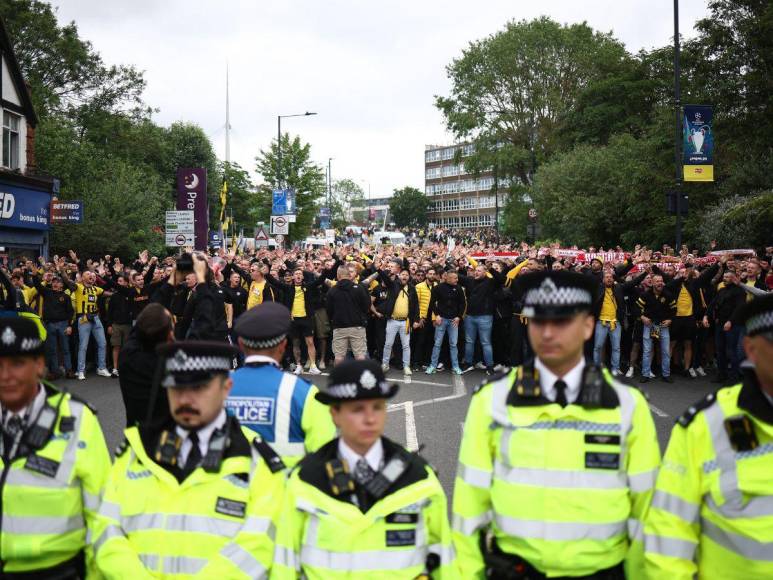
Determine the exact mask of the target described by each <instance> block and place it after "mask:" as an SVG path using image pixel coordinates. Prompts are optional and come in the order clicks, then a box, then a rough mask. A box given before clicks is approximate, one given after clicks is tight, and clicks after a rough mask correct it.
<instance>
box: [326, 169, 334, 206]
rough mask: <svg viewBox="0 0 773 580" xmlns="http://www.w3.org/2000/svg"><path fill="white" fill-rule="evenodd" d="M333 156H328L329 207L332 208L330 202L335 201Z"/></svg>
mask: <svg viewBox="0 0 773 580" xmlns="http://www.w3.org/2000/svg"><path fill="white" fill-rule="evenodd" d="M332 161H333V158H332V157H328V158H327V207H328V209H330V204H331V202H332V201H333V172H332V169H331V167H332V165H331V162H332Z"/></svg>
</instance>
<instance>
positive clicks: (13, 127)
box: [3, 111, 21, 169]
mask: <svg viewBox="0 0 773 580" xmlns="http://www.w3.org/2000/svg"><path fill="white" fill-rule="evenodd" d="M20 119H21V117H19V115H14V114H13V113H9V112H7V111H3V167H8V168H9V169H19V124H20Z"/></svg>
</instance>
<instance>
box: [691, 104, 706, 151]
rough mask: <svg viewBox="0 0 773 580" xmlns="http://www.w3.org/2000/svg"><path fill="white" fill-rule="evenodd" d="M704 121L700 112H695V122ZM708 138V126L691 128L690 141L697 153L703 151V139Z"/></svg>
mask: <svg viewBox="0 0 773 580" xmlns="http://www.w3.org/2000/svg"><path fill="white" fill-rule="evenodd" d="M702 123H703V116H702V115H701V114H700V113H695V124H696V125H701V124H702ZM705 139H706V127H705V126H704V127H701V128H700V129H690V141H691V142H692V146H693V147H694V148H695V153H696V154H698V153H701V152H702V149H703V141H704V140H705Z"/></svg>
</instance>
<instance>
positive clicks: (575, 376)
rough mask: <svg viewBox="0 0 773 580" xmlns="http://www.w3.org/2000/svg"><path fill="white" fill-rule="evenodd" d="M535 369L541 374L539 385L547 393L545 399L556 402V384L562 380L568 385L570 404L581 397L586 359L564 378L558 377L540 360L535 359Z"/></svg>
mask: <svg viewBox="0 0 773 580" xmlns="http://www.w3.org/2000/svg"><path fill="white" fill-rule="evenodd" d="M534 368H536V369H537V372H538V373H539V384H540V387H542V392H543V393H545V397H546V398H547V399H548V400H549V401H555V400H556V388H555V383H556V381H557V380H558V379H559V378H560V379H563V381H564V382H565V383H566V400H567V401H568V402H569V403H574V402H575V401H576V400H577V397H578V396H579V395H580V387H582V372H583V370H584V369H585V357H582V358H581V359H580V362H578V363H577V364H576V365H575V366H574V368H572V370H570V371H569V372H568V373H566V374H565V375H564V376H563V377H559V376H557V375H556V374H555V373H553V371H551V370H550V369H549V368H548V367H546V366H545V364H544V363H543V362H542V361H541V360H540V359H539V358H535V360H534Z"/></svg>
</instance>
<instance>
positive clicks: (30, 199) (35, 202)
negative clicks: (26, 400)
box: [0, 184, 51, 230]
mask: <svg viewBox="0 0 773 580" xmlns="http://www.w3.org/2000/svg"><path fill="white" fill-rule="evenodd" d="M50 205H51V195H50V194H49V193H48V192H45V191H37V190H34V189H27V188H23V187H14V186H10V185H5V184H0V227H10V228H26V229H33V230H47V229H48V227H49V223H50V222H49V210H50Z"/></svg>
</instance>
